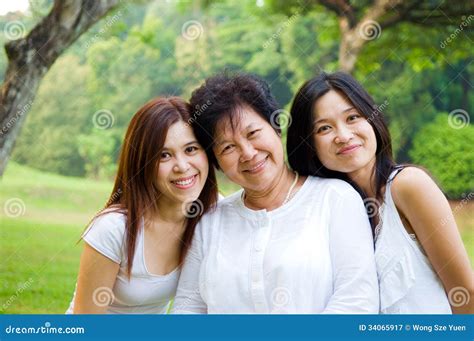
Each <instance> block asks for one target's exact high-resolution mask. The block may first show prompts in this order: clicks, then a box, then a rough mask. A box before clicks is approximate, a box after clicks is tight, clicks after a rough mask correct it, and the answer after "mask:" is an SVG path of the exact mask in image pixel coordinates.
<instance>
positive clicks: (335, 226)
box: [173, 177, 379, 314]
mask: <svg viewBox="0 0 474 341" xmlns="http://www.w3.org/2000/svg"><path fill="white" fill-rule="evenodd" d="M241 195H242V190H240V191H238V192H237V193H235V194H233V195H231V196H229V197H227V198H225V199H224V200H222V201H220V202H219V203H218V205H217V208H216V210H215V211H213V212H211V213H208V214H206V215H205V216H204V217H203V218H202V219H201V222H200V223H199V224H198V226H197V227H196V232H195V235H194V239H193V242H192V246H191V248H190V250H189V253H188V255H187V258H186V261H185V263H184V265H183V269H182V271H181V277H180V281H179V285H178V291H177V295H176V298H175V302H174V307H173V312H174V313H210V314H226V313H230V314H233V313H237V314H240V313H257V314H268V313H277V314H279V313H298V314H305V313H327V314H338V313H378V311H379V290H378V283H377V274H376V268H375V260H374V249H373V239H372V234H371V230H370V226H369V222H368V219H367V215H366V212H365V208H364V205H363V202H362V199H361V198H360V196H359V194H358V193H357V192H356V191H355V190H354V189H353V188H352V187H351V186H350V185H349V184H347V183H345V182H343V181H341V180H336V179H321V178H316V177H308V178H307V180H306V181H305V183H304V184H303V186H302V187H301V189H300V190H299V191H298V192H297V193H296V194H295V196H294V197H293V198H292V199H291V200H290V201H289V202H288V203H287V204H285V205H283V206H281V207H279V208H277V209H275V210H273V211H270V212H268V211H266V210H259V211H255V210H251V209H249V208H247V207H246V206H245V205H244V204H243V202H242V199H241Z"/></svg>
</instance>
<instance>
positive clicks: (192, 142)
mask: <svg viewBox="0 0 474 341" xmlns="http://www.w3.org/2000/svg"><path fill="white" fill-rule="evenodd" d="M192 144H198V141H196V140H194V141H191V142H188V143H186V144H185V145H184V146H183V147H187V146H190V145H192ZM169 149H172V148H168V147H164V146H163V150H169Z"/></svg>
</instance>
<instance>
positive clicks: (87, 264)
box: [74, 243, 119, 314]
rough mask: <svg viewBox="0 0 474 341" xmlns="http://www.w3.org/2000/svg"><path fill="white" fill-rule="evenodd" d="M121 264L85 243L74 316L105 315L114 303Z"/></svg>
mask: <svg viewBox="0 0 474 341" xmlns="http://www.w3.org/2000/svg"><path fill="white" fill-rule="evenodd" d="M118 271H119V264H118V263H115V262H114V261H112V260H111V259H109V258H107V257H105V256H104V255H102V254H101V253H99V252H98V251H96V250H95V249H94V248H92V247H91V246H90V245H89V244H87V243H84V249H83V251H82V255H81V263H80V266H79V276H78V279H77V291H76V298H75V300H74V314H103V313H105V312H106V310H107V307H108V306H109V304H110V303H112V301H113V293H112V288H113V285H114V283H115V279H116V277H117V274H118Z"/></svg>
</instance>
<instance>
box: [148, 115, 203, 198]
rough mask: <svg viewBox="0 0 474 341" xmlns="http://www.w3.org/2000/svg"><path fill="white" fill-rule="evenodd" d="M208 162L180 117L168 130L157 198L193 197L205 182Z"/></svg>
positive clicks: (190, 130) (161, 158) (158, 178)
mask: <svg viewBox="0 0 474 341" xmlns="http://www.w3.org/2000/svg"><path fill="white" fill-rule="evenodd" d="M208 172H209V163H208V161H207V156H206V153H205V151H204V150H203V149H202V148H201V146H200V145H199V143H198V142H197V140H196V138H195V137H194V134H193V131H192V129H191V128H190V126H189V125H188V124H186V123H184V122H183V121H178V122H176V123H174V124H173V125H172V126H171V127H170V128H169V130H168V134H167V135H166V140H165V144H164V146H163V151H162V153H161V157H160V162H159V167H158V175H157V178H156V182H155V185H156V187H157V188H158V190H159V191H160V193H161V194H162V197H160V200H162V199H161V198H163V199H166V200H169V201H170V202H173V203H183V202H189V201H193V200H196V199H197V198H198V197H199V194H200V193H201V191H202V189H203V187H204V184H205V183H206V179H207V174H208Z"/></svg>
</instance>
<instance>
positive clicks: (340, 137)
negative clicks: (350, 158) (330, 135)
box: [334, 126, 354, 143]
mask: <svg viewBox="0 0 474 341" xmlns="http://www.w3.org/2000/svg"><path fill="white" fill-rule="evenodd" d="M353 136H354V133H353V131H352V130H351V129H349V128H348V127H346V126H343V127H340V128H338V129H337V132H336V137H335V139H334V142H336V143H347V142H349V141H350V140H351V139H352V137H353Z"/></svg>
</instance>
